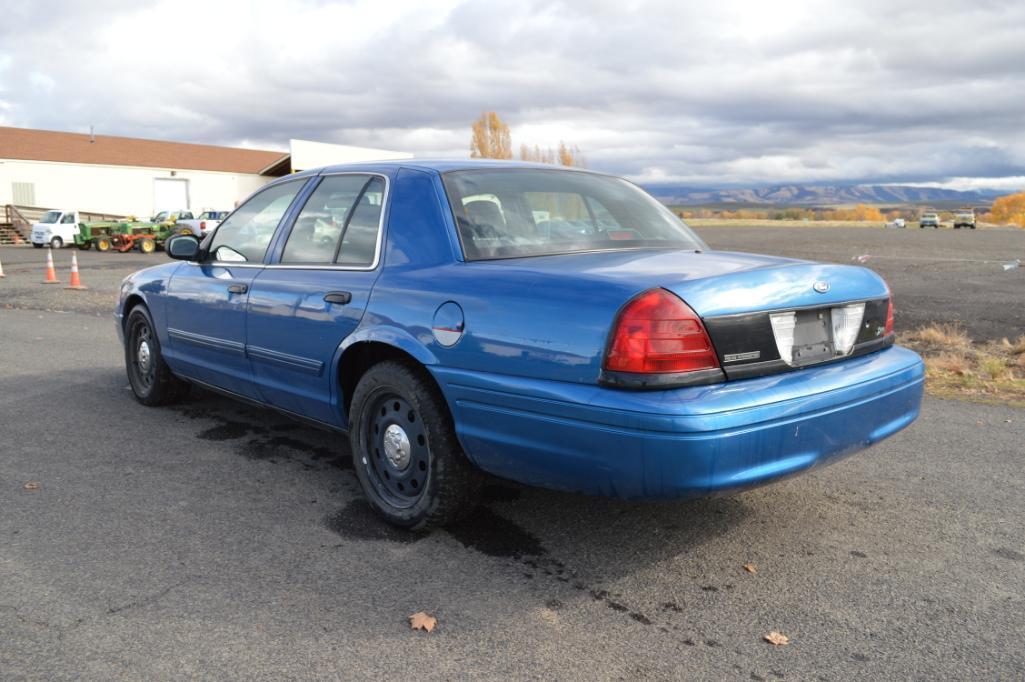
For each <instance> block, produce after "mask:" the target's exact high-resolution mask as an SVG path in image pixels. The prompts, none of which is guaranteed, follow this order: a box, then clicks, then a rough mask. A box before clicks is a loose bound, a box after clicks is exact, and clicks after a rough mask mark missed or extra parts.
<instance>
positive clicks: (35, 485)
mask: <svg viewBox="0 0 1025 682" xmlns="http://www.w3.org/2000/svg"><path fill="white" fill-rule="evenodd" d="M22 487H23V488H24V489H25V490H39V481H29V482H28V483H26V484H25V485H23V486H22Z"/></svg>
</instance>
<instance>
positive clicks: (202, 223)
mask: <svg viewBox="0 0 1025 682" xmlns="http://www.w3.org/2000/svg"><path fill="white" fill-rule="evenodd" d="M199 229H200V231H202V232H206V221H205V220H202V221H200V223H199Z"/></svg>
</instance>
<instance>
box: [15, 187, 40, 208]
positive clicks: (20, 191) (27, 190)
mask: <svg viewBox="0 0 1025 682" xmlns="http://www.w3.org/2000/svg"><path fill="white" fill-rule="evenodd" d="M11 199H12V201H13V202H14V205H15V206H35V205H36V185H35V183H32V182H12V183H11Z"/></svg>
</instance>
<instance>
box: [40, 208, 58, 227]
mask: <svg viewBox="0 0 1025 682" xmlns="http://www.w3.org/2000/svg"><path fill="white" fill-rule="evenodd" d="M60 217H61V212H60V211H47V212H46V213H44V214H43V217H42V218H40V219H39V222H41V223H43V224H45V225H50V224H53V223H56V222H57V221H58V220H60Z"/></svg>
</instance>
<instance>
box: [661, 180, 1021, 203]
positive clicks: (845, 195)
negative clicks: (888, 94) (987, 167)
mask: <svg viewBox="0 0 1025 682" xmlns="http://www.w3.org/2000/svg"><path fill="white" fill-rule="evenodd" d="M645 189H646V190H648V191H649V192H651V194H652V195H653V196H655V197H656V198H657V199H659V200H660V201H662V202H663V203H665V204H670V205H694V206H696V205H706V206H707V205H716V204H736V205H739V206H756V205H783V206H832V205H839V204H886V205H896V204H967V205H970V204H987V205H988V204H990V203H992V201H993V199H994V198H995V197H998V196H1000V195H1001V194H1007V193H1008V192H1001V191H997V190H976V191H970V192H961V191H957V190H952V189H939V188H935V187H910V186H908V185H777V186H775V187H761V188H754V189H695V188H692V187H681V186H674V185H648V186H646V187H645Z"/></svg>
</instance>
